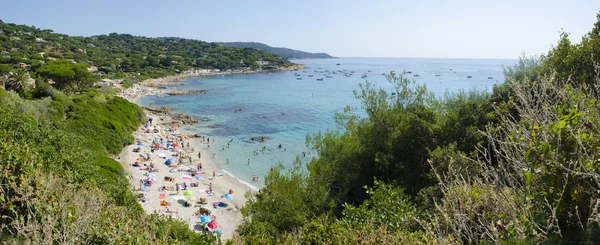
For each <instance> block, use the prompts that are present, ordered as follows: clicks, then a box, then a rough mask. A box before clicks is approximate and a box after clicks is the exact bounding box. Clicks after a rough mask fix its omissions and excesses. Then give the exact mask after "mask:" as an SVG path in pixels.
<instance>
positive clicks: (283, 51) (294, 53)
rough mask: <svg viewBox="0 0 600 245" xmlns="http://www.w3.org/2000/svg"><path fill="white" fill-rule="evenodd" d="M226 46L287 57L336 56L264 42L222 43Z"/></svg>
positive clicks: (318, 57)
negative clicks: (274, 45) (279, 46)
mask: <svg viewBox="0 0 600 245" xmlns="http://www.w3.org/2000/svg"><path fill="white" fill-rule="evenodd" d="M221 44H223V45H225V46H229V47H236V48H253V49H258V50H264V51H267V52H269V53H271V54H274V55H278V56H281V57H283V58H286V59H291V60H293V59H333V58H335V57H333V56H331V55H329V54H327V53H310V52H305V51H300V50H295V49H289V48H276V47H271V46H269V45H266V44H264V43H257V42H224V43H221Z"/></svg>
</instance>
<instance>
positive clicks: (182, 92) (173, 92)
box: [165, 89, 206, 95]
mask: <svg viewBox="0 0 600 245" xmlns="http://www.w3.org/2000/svg"><path fill="white" fill-rule="evenodd" d="M165 94H168V95H186V94H206V89H191V90H171V91H168V92H166V93H165Z"/></svg>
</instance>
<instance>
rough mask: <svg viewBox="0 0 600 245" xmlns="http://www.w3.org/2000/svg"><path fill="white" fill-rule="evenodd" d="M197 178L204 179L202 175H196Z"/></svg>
mask: <svg viewBox="0 0 600 245" xmlns="http://www.w3.org/2000/svg"><path fill="white" fill-rule="evenodd" d="M196 180H204V178H202V176H200V175H196Z"/></svg>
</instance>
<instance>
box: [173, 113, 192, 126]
mask: <svg viewBox="0 0 600 245" xmlns="http://www.w3.org/2000/svg"><path fill="white" fill-rule="evenodd" d="M171 118H173V120H174V122H178V123H180V125H186V124H195V123H198V120H196V119H194V118H192V117H191V116H190V115H186V114H181V113H174V114H171Z"/></svg>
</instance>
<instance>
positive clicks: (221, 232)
mask: <svg viewBox="0 0 600 245" xmlns="http://www.w3.org/2000/svg"><path fill="white" fill-rule="evenodd" d="M214 233H215V234H221V235H223V233H224V232H223V230H221V229H218V230H215V231H214Z"/></svg>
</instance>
